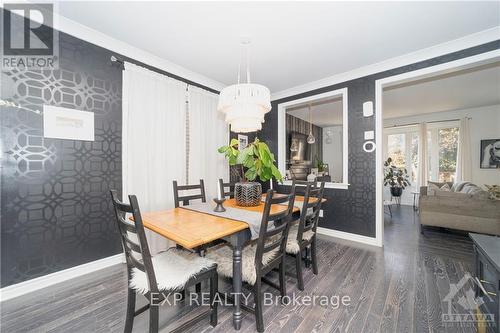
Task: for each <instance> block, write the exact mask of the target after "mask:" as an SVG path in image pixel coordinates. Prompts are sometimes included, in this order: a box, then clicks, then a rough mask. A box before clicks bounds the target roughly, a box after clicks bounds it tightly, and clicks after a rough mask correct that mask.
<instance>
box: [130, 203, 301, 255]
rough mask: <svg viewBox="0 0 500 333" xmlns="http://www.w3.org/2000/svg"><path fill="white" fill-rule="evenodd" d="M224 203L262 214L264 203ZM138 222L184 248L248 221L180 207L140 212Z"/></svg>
mask: <svg viewBox="0 0 500 333" xmlns="http://www.w3.org/2000/svg"><path fill="white" fill-rule="evenodd" d="M297 198H302V201H304V198H303V197H299V196H297V197H296V200H297ZM298 201H300V199H299V200H298ZM224 206H226V207H233V208H238V209H245V210H248V211H252V212H260V213H262V212H263V211H264V202H262V203H261V204H260V205H258V206H254V207H241V206H237V205H236V201H235V199H228V200H226V201H225V202H224ZM285 209H286V206H285V205H273V206H272V207H271V213H272V214H275V213H278V212H281V211H283V210H285ZM299 211H300V209H299V208H298V207H294V212H299ZM131 219H132V218H131ZM142 223H143V225H144V227H146V228H147V229H149V230H152V231H154V232H156V233H158V234H160V235H162V236H163V237H166V238H168V239H170V240H172V241H174V242H176V243H177V244H180V245H182V246H183V247H184V248H188V249H192V248H195V247H197V246H200V245H203V244H207V243H210V242H213V241H214V240H217V239H220V238H222V237H226V236H229V235H232V234H234V233H236V232H238V231H241V230H244V229H247V228H248V224H246V223H245V222H241V221H236V220H232V219H229V218H224V217H219V216H214V215H210V214H205V213H201V212H197V211H193V210H189V209H184V208H181V207H180V208H173V209H168V210H162V211H156V212H147V213H142Z"/></svg>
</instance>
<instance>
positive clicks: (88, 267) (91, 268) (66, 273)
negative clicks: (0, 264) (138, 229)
mask: <svg viewBox="0 0 500 333" xmlns="http://www.w3.org/2000/svg"><path fill="white" fill-rule="evenodd" d="M123 262H124V256H123V253H119V254H116V255H114V256H110V257H106V258H103V259H99V260H95V261H91V262H89V263H86V264H83V265H79V266H75V267H71V268H68V269H64V270H62V271H59V272H55V273H51V274H47V275H44V276H40V277H37V278H35V279H31V280H28V281H24V282H21V283H17V284H14V285H11V286H8V287H5V288H2V289H0V302H3V301H6V300H9V299H12V298H15V297H19V296H21V295H25V294H27V293H30V292H32V291H36V290H40V289H43V288H46V287H49V286H52V285H54V284H57V283H61V282H63V281H67V280H70V279H73V278H76V277H79V276H82V275H85V274H88V273H92V272H95V271H98V270H101V269H103V268H106V267H109V266H113V265H116V264H120V263H123Z"/></svg>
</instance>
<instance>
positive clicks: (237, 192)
mask: <svg viewBox="0 0 500 333" xmlns="http://www.w3.org/2000/svg"><path fill="white" fill-rule="evenodd" d="M261 198H262V185H260V183H257V182H241V183H236V184H235V185H234V199H235V200H236V204H237V205H238V206H243V207H251V206H258V205H260V200H261Z"/></svg>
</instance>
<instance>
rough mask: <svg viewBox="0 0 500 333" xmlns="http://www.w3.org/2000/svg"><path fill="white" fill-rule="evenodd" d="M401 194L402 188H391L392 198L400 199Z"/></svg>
mask: <svg viewBox="0 0 500 333" xmlns="http://www.w3.org/2000/svg"><path fill="white" fill-rule="evenodd" d="M402 194H403V188H402V187H396V186H393V187H391V195H392V196H393V197H400V196H401V195H402Z"/></svg>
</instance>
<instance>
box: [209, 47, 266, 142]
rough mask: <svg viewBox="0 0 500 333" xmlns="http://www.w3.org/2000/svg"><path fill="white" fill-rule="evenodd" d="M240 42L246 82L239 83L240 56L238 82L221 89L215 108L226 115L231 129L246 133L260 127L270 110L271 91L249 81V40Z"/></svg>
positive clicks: (257, 129)
mask: <svg viewBox="0 0 500 333" xmlns="http://www.w3.org/2000/svg"><path fill="white" fill-rule="evenodd" d="M241 44H242V47H245V51H246V52H245V53H246V62H247V63H246V67H247V83H240V69H241V57H240V64H239V66H238V83H237V84H233V85H231V86H228V87H226V88H224V89H222V91H221V92H220V95H219V105H218V107H217V110H219V111H220V112H223V113H224V114H225V115H226V122H227V123H228V124H230V125H231V131H233V132H236V133H248V132H255V131H259V130H261V129H262V123H263V122H264V115H265V114H266V113H267V112H269V111H270V110H271V92H270V91H269V89H268V88H266V87H264V86H263V85H260V84H255V83H250V67H249V61H248V45H249V44H250V40H249V39H248V38H245V39H242V42H241Z"/></svg>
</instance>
